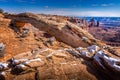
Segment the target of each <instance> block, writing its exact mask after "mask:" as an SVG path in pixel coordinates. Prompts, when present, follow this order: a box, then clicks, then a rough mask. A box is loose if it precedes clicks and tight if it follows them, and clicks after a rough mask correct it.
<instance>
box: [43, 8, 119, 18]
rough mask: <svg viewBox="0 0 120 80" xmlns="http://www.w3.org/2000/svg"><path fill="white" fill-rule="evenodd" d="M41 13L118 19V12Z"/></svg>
mask: <svg viewBox="0 0 120 80" xmlns="http://www.w3.org/2000/svg"><path fill="white" fill-rule="evenodd" d="M41 13H47V14H56V15H69V16H95V17H120V12H104V11H103V12H102V11H81V12H69V11H58V10H56V11H41Z"/></svg>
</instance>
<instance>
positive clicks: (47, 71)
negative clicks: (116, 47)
mask: <svg viewBox="0 0 120 80" xmlns="http://www.w3.org/2000/svg"><path fill="white" fill-rule="evenodd" d="M5 17H6V18H9V19H10V20H9V21H11V23H12V25H11V26H10V25H8V26H7V25H6V26H5V27H1V26H0V31H1V34H0V42H4V44H5V45H6V55H5V57H4V58H3V60H4V61H1V63H0V79H1V80H24V79H25V80H46V79H47V80H49V79H50V80H51V79H52V80H73V79H74V80H88V79H89V80H111V79H112V80H119V79H120V77H119V74H120V65H119V63H120V60H119V57H118V56H116V55H114V54H112V53H110V51H109V50H112V47H111V46H107V45H105V44H104V43H102V42H101V41H99V40H97V39H95V38H94V37H93V36H92V35H90V34H89V33H88V32H87V31H84V30H83V29H81V28H80V27H77V26H76V25H74V24H72V23H70V22H69V21H66V20H64V19H63V18H61V17H57V16H48V15H36V14H32V13H22V14H18V15H6V16H5ZM16 21H23V22H27V23H31V24H32V25H33V26H34V27H33V26H31V27H30V28H29V31H28V33H27V34H28V35H27V36H25V37H20V36H19V34H18V33H17V32H16V30H17V28H16V26H14V23H15V22H16ZM9 24H10V23H9ZM13 26H14V27H13ZM35 28H37V29H39V30H36V29H35ZM5 30H6V31H7V32H6V31H5ZM8 32H9V37H11V38H9V37H8V34H7V33H8ZM20 32H21V31H20ZM3 35H5V36H6V37H5V38H4V37H3ZM16 35H17V37H16ZM20 35H21V34H20ZM18 36H19V37H18ZM15 41H16V42H15ZM20 46H22V47H20ZM16 50H17V51H16ZM12 52H14V54H13V53H12ZM113 73H114V74H113Z"/></svg>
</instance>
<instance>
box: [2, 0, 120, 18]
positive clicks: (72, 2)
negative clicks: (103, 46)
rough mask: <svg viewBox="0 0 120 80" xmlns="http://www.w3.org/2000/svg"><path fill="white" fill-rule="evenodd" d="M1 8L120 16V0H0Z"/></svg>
mask: <svg viewBox="0 0 120 80" xmlns="http://www.w3.org/2000/svg"><path fill="white" fill-rule="evenodd" d="M0 8H2V9H4V10H5V11H7V12H11V13H21V12H33V13H46V14H59V15H71V16H106V17H109V16H114V17H116V16H119V17H120V9H119V8H120V0H0Z"/></svg>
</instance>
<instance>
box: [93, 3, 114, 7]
mask: <svg viewBox="0 0 120 80" xmlns="http://www.w3.org/2000/svg"><path fill="white" fill-rule="evenodd" d="M113 5H114V4H113V3H109V4H105V3H104V4H92V5H91V6H102V7H107V6H113Z"/></svg>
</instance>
